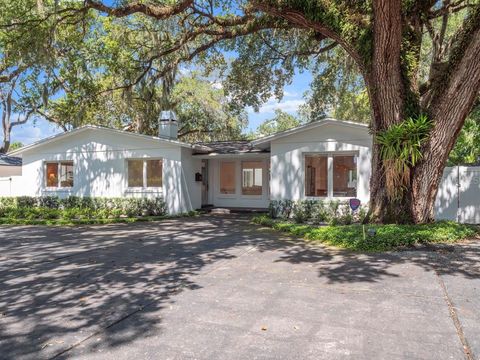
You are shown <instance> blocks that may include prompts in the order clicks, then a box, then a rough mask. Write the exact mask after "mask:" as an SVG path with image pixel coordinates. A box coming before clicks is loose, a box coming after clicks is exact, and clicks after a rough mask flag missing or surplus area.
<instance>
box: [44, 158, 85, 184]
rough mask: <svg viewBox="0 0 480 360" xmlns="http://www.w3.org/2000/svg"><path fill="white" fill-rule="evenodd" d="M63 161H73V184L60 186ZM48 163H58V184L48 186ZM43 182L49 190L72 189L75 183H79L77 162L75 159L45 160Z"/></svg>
mask: <svg viewBox="0 0 480 360" xmlns="http://www.w3.org/2000/svg"><path fill="white" fill-rule="evenodd" d="M62 163H72V168H73V171H72V172H73V186H60V169H61V166H60V165H61V164H62ZM48 164H57V179H58V186H48V182H47V166H48ZM43 170H44V172H43V183H44V186H45V189H46V190H48V191H69V190H72V189H73V187H74V186H75V184H76V183H77V182H76V180H75V162H74V161H73V160H45V161H44V162H43Z"/></svg>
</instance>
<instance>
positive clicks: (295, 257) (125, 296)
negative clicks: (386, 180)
mask: <svg viewBox="0 0 480 360" xmlns="http://www.w3.org/2000/svg"><path fill="white" fill-rule="evenodd" d="M479 260H480V244H479V243H469V244H463V245H458V246H455V247H447V248H443V249H440V250H438V249H437V250H433V249H432V250H430V251H428V250H422V251H411V252H401V253H391V254H379V255H369V254H353V253H348V252H343V251H335V250H329V249H325V248H321V247H316V248H311V247H308V246H304V245H303V243H302V242H301V241H297V240H293V239H288V238H285V237H283V235H279V234H278V233H275V232H272V231H269V230H261V229H259V228H258V227H256V226H253V225H250V224H249V222H248V218H246V217H238V216H234V215H232V216H223V217H222V216H209V217H208V216H205V217H200V218H192V219H177V220H168V221H164V222H157V223H139V224H129V225H127V224H119V225H110V226H98V227H93V226H92V227H73V228H68V227H0V281H1V284H0V358H2V359H47V358H58V359H64V358H74V359H115V360H120V359H345V358H352V359H465V358H467V359H480V262H479Z"/></svg>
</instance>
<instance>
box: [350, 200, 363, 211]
mask: <svg viewBox="0 0 480 360" xmlns="http://www.w3.org/2000/svg"><path fill="white" fill-rule="evenodd" d="M349 202H350V209H352V211H353V212H355V210H357V209H358V208H359V207H360V204H361V201H360V199H350V201H349Z"/></svg>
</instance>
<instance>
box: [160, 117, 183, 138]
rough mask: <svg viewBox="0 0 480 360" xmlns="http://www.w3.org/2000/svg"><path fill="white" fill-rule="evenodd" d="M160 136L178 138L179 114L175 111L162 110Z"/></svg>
mask: <svg viewBox="0 0 480 360" xmlns="http://www.w3.org/2000/svg"><path fill="white" fill-rule="evenodd" d="M158 136H159V137H161V138H164V139H169V140H177V139H178V121H177V115H175V113H174V112H173V111H171V110H169V111H162V112H161V113H160V119H159V122H158Z"/></svg>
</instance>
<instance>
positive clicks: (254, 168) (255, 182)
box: [242, 161, 263, 195]
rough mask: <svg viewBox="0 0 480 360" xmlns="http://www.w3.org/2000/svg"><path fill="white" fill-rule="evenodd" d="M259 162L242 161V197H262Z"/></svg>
mask: <svg viewBox="0 0 480 360" xmlns="http://www.w3.org/2000/svg"><path fill="white" fill-rule="evenodd" d="M262 183H263V166H262V162H261V161H242V195H262Z"/></svg>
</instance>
